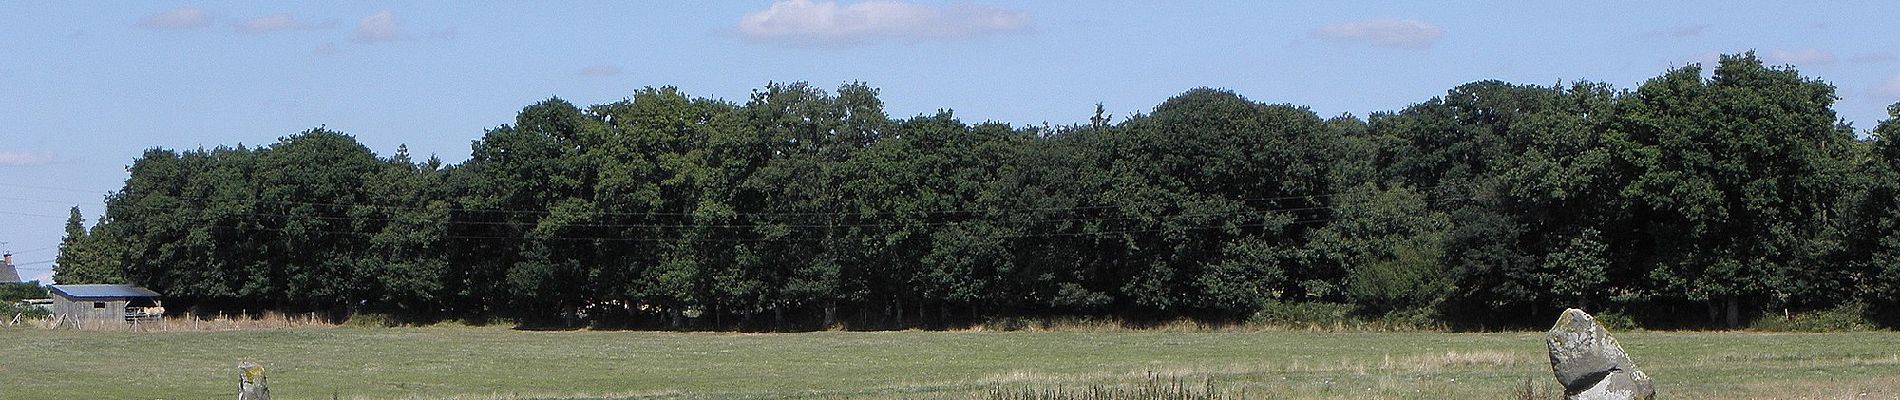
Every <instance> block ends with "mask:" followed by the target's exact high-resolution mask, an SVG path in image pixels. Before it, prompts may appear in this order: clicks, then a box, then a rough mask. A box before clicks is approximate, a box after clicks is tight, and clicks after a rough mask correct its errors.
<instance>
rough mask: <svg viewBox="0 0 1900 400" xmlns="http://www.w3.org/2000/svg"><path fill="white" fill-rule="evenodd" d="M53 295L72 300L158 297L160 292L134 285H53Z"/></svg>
mask: <svg viewBox="0 0 1900 400" xmlns="http://www.w3.org/2000/svg"><path fill="white" fill-rule="evenodd" d="M53 293H58V294H59V295H61V296H66V297H72V298H105V297H158V292H154V291H152V290H151V289H146V288H142V287H138V286H132V285H53Z"/></svg>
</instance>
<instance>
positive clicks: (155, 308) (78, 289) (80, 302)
mask: <svg viewBox="0 0 1900 400" xmlns="http://www.w3.org/2000/svg"><path fill="white" fill-rule="evenodd" d="M53 315H55V316H57V317H61V318H63V319H65V320H67V321H72V322H73V323H74V324H78V323H106V324H125V323H131V322H144V321H154V320H158V319H160V318H163V317H164V316H165V307H163V306H162V305H161V304H160V303H159V296H158V292H153V291H151V289H146V288H142V287H138V286H132V285H53Z"/></svg>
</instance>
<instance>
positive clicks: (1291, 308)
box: [1247, 301, 1358, 326]
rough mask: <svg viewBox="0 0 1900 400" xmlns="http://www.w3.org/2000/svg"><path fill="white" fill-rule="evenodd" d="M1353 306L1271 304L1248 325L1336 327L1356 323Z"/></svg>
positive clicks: (1255, 314) (1259, 312)
mask: <svg viewBox="0 0 1900 400" xmlns="http://www.w3.org/2000/svg"><path fill="white" fill-rule="evenodd" d="M1352 311H1353V306H1352V305H1351V304H1340V303H1283V302H1277V301H1276V302H1269V303H1267V305H1266V306H1265V307H1261V308H1260V311H1258V312H1255V313H1254V314H1253V317H1250V318H1247V323H1250V324H1260V325H1275V326H1312V325H1318V326H1334V325H1343V324H1349V323H1356V322H1358V320H1357V319H1356V318H1353V316H1352Z"/></svg>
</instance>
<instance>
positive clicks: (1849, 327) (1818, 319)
mask: <svg viewBox="0 0 1900 400" xmlns="http://www.w3.org/2000/svg"><path fill="white" fill-rule="evenodd" d="M1777 311H1785V310H1777ZM1868 312H1869V310H1868V309H1867V304H1865V303H1860V302H1848V303H1843V304H1841V305H1838V306H1834V307H1833V308H1828V309H1824V310H1814V311H1807V312H1800V313H1787V314H1782V313H1780V312H1773V311H1765V312H1763V313H1762V314H1763V317H1761V318H1757V319H1755V321H1754V322H1753V323H1751V324H1749V326H1748V328H1749V329H1751V330H1758V331H1770V332H1854V331H1866V330H1873V329H1876V328H1877V325H1875V324H1874V323H1873V322H1872V321H1871V320H1869V319H1868V315H1867V313H1868Z"/></svg>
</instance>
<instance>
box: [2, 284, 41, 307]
mask: <svg viewBox="0 0 1900 400" xmlns="http://www.w3.org/2000/svg"><path fill="white" fill-rule="evenodd" d="M48 297H52V294H50V293H49V292H47V289H46V287H45V286H40V283H39V281H29V282H20V283H0V303H14V302H18V301H20V300H25V299H44V298H48Z"/></svg>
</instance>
